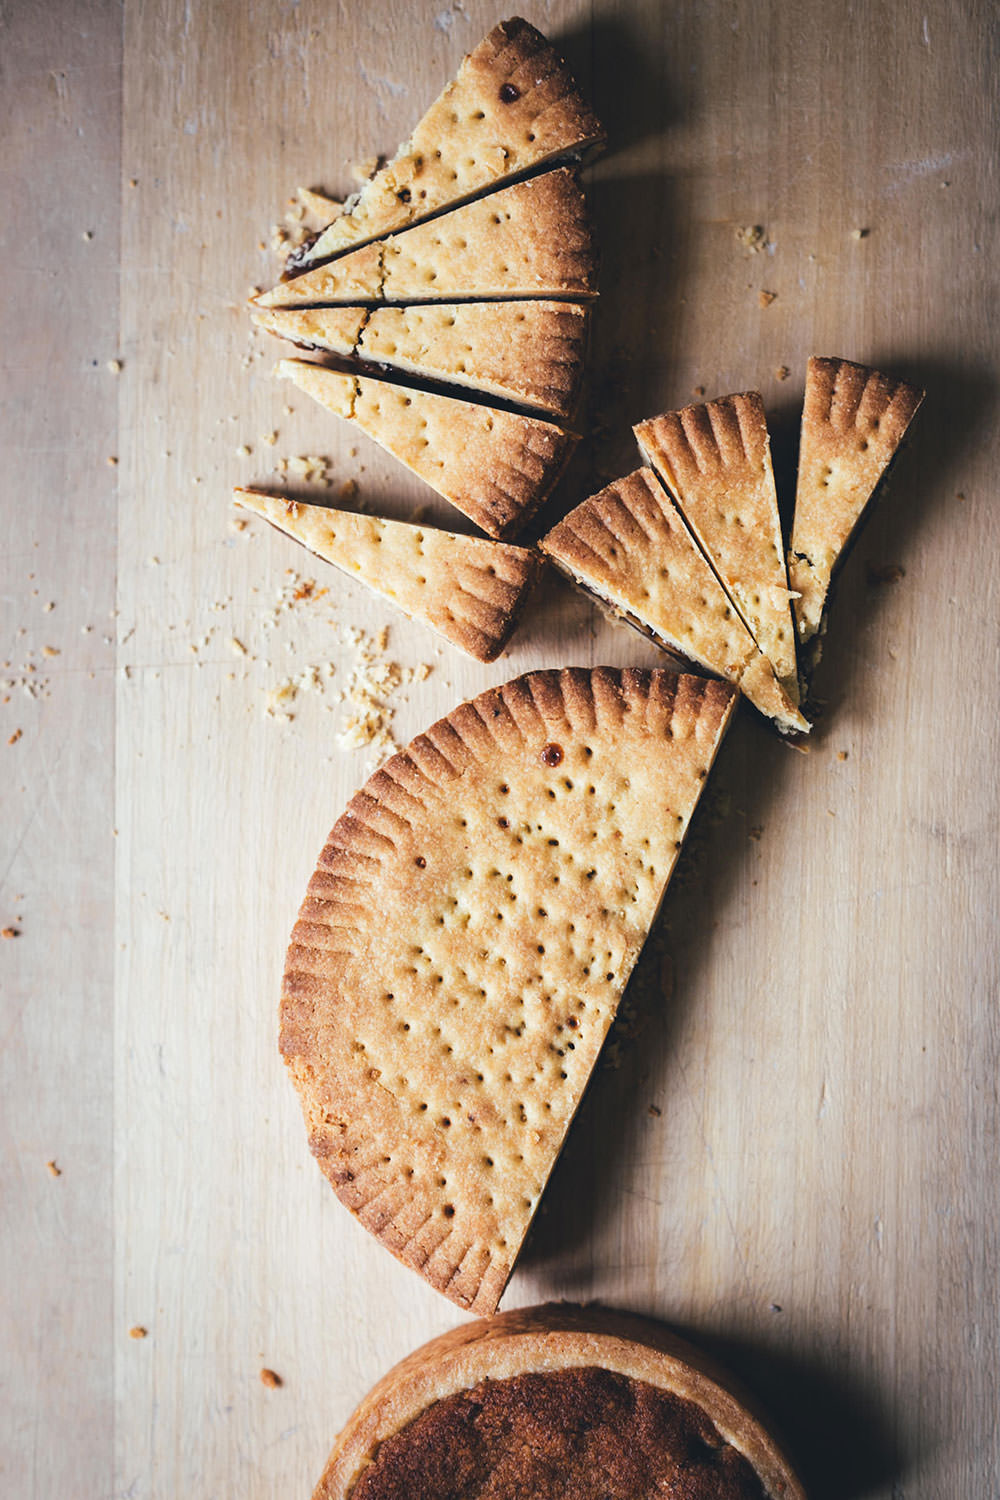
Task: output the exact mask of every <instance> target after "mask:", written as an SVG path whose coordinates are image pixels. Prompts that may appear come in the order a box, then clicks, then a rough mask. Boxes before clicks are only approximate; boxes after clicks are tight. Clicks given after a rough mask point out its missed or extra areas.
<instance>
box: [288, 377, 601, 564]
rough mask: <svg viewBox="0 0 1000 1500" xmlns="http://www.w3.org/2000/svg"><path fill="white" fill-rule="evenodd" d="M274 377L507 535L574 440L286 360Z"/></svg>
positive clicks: (472, 406)
mask: <svg viewBox="0 0 1000 1500" xmlns="http://www.w3.org/2000/svg"><path fill="white" fill-rule="evenodd" d="M278 374H279V375H282V376H284V377H285V378H287V379H289V380H294V381H295V383H296V385H298V386H299V387H301V389H302V390H304V391H305V392H306V393H307V394H308V395H310V396H312V397H313V399H314V400H316V401H318V402H319V403H320V404H321V405H322V406H325V407H327V408H328V410H330V411H332V412H334V413H336V415H337V416H339V417H343V418H345V419H346V420H347V421H351V422H355V423H356V424H357V425H358V426H359V427H360V428H362V429H363V431H365V432H367V434H368V436H369V437H371V438H374V440H375V442H377V443H378V444H379V445H380V446H381V447H383V448H385V449H386V450H387V452H389V453H391V454H392V455H393V457H395V458H397V459H399V461H400V463H402V464H405V465H406V467H407V468H408V469H410V470H411V471H412V472H413V473H414V474H416V475H417V476H418V477H419V478H420V479H423V480H424V481H425V482H426V483H427V484H429V485H430V486H431V487H432V488H433V489H435V490H437V492H438V494H439V495H443V496H444V498H445V499H446V500H448V501H450V502H451V504H452V505H454V506H455V507H456V508H457V509H458V510H460V511H462V512H463V514H465V515H467V516H468V517H469V518H470V520H472V521H474V522H475V523H476V525H477V526H480V527H482V529H483V530H484V531H486V532H488V533H489V534H490V536H494V537H498V538H500V539H502V540H506V539H507V538H508V537H510V536H513V535H514V533H515V532H516V531H519V530H520V529H521V527H523V526H524V525H525V524H526V522H527V521H528V519H529V517H530V516H531V515H532V514H533V513H534V511H535V510H536V509H537V508H538V506H539V505H540V504H541V503H542V501H543V500H544V499H545V496H546V495H547V494H548V493H549V491H550V490H551V488H552V486H553V485H554V484H555V483H556V480H557V479H558V478H559V476H560V474H561V473H562V471H563V468H564V467H565V465H566V463H567V461H568V459H569V456H570V453H571V452H572V450H573V448H574V447H575V445H576V443H577V441H578V439H577V438H576V436H575V435H574V434H572V433H569V432H564V431H563V430H562V428H560V427H556V426H554V425H553V424H552V423H551V422H543V421H542V420H541V418H539V417H529V416H519V415H517V414H515V413H512V412H506V411H498V410H496V409H494V408H493V407H490V406H480V405H479V404H478V403H477V402H474V401H462V400H458V399H456V398H455V397H452V396H441V395H432V394H430V393H429V392H427V391H422V390H418V389H417V388H416V387H414V386H406V385H396V384H390V383H389V382H388V381H385V380H374V379H371V378H370V377H368V376H365V375H344V374H341V373H340V372H339V371H336V370H326V369H324V368H323V367H322V366H321V365H314V364H309V363H308V362H307V361H305V360H300V359H286V360H282V361H281V363H280V365H279V366H278Z"/></svg>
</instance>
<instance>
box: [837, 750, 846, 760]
mask: <svg viewBox="0 0 1000 1500" xmlns="http://www.w3.org/2000/svg"><path fill="white" fill-rule="evenodd" d="M837 759H838V760H846V759H847V751H846V750H838V751H837Z"/></svg>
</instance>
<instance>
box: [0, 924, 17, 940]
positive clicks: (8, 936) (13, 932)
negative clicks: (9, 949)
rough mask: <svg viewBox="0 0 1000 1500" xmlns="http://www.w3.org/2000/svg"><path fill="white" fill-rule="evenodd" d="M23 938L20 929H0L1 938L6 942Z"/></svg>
mask: <svg viewBox="0 0 1000 1500" xmlns="http://www.w3.org/2000/svg"><path fill="white" fill-rule="evenodd" d="M20 936H21V929H20V927H0V938H3V939H4V941H5V942H8V943H9V942H11V941H12V940H13V939H14V938H18V937H20Z"/></svg>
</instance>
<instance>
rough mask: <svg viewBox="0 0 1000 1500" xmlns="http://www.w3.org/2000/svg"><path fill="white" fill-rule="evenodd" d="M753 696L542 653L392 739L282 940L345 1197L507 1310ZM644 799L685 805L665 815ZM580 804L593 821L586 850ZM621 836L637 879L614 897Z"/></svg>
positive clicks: (456, 1284)
mask: <svg viewBox="0 0 1000 1500" xmlns="http://www.w3.org/2000/svg"><path fill="white" fill-rule="evenodd" d="M737 698H738V694H737V693H736V692H735V690H734V689H733V688H732V686H731V685H729V684H728V683H722V682H719V681H717V680H715V679H708V678H704V677H695V676H691V675H689V674H678V673H675V672H668V671H665V670H662V669H660V670H647V671H640V670H638V669H635V668H624V669H612V668H592V669H589V670H588V669H583V668H566V669H563V670H562V671H551V670H550V671H539V672H531V673H528V674H526V675H524V676H521V677H518V678H515V679H513V680H511V681H508V682H506V683H504V684H503V685H502V686H500V687H498V688H494V689H490V690H488V691H487V692H485V693H481V694H480V695H479V696H478V697H476V698H474V699H472V700H470V701H468V702H466V703H463V704H460V705H459V706H458V707H457V708H456V709H455V710H453V712H452V713H451V714H449V715H447V716H446V717H445V718H444V719H442V720H440V721H439V722H438V723H437V724H435V725H433V726H431V728H430V729H429V730H428V731H427V732H426V733H425V734H422V735H419V736H418V737H417V738H416V739H415V740H414V741H412V743H411V744H410V745H409V746H408V747H407V748H406V750H404V751H402V752H400V753H399V754H397V755H395V756H394V757H392V759H391V760H389V761H388V762H387V763H386V764H385V765H384V766H383V767H382V769H381V770H380V771H378V772H376V773H375V775H374V776H373V777H371V778H369V780H368V782H367V783H366V784H365V786H364V787H363V788H362V789H361V790H360V791H359V792H358V793H357V794H356V795H355V796H354V797H353V798H352V799H351V801H350V802H349V803H348V806H347V808H346V810H345V812H344V813H343V814H342V816H341V817H340V819H338V821H337V823H336V824H335V826H334V828H333V830H332V832H331V834H330V835H329V837H328V839H327V841H326V845H325V847H324V850H323V852H322V854H321V856H320V860H319V863H318V866H317V869H316V871H315V873H314V875H313V877H312V879H311V881H310V883H309V887H308V890H307V894H306V898H305V900H304V902H303V904H302V907H301V909H300V912H299V917H298V921H297V922H296V925H295V928H294V930H293V934H292V939H291V943H290V946H289V950H288V956H287V959H286V965H285V974H284V982H283V987H282V1008H281V1051H282V1054H283V1056H284V1058H285V1061H286V1064H287V1065H288V1068H289V1071H290V1073H291V1075H292V1079H293V1082H294V1083H295V1086H296V1088H297V1090H298V1093H299V1096H300V1103H301V1106H302V1110H303V1113H304V1115H305V1118H306V1122H307V1128H308V1131H309V1142H310V1146H311V1149H312V1151H313V1154H314V1156H315V1157H316V1158H317V1160H318V1162H319V1164H320V1166H321V1168H322V1170H323V1172H324V1175H325V1176H326V1177H327V1178H328V1180H329V1181H330V1183H331V1185H332V1186H333V1188H334V1190H335V1192H336V1193H337V1196H338V1197H339V1198H340V1200H341V1202H342V1203H343V1204H344V1205H345V1206H346V1207H347V1208H348V1209H349V1210H350V1211H351V1212H352V1213H353V1214H354V1215H355V1216H356V1217H357V1218H358V1219H359V1220H360V1222H361V1223H362V1225H363V1226H364V1227H365V1228H367V1229H368V1230H369V1231H370V1232H371V1233H372V1234H373V1235H374V1236H375V1237H376V1238H377V1239H379V1240H380V1241H381V1243H382V1244H383V1246H384V1247H385V1248H386V1249H388V1250H389V1251H390V1252H391V1253H392V1254H393V1255H395V1256H396V1258H397V1259H398V1260H400V1261H402V1262H403V1264H404V1265H407V1266H409V1267H410V1268H411V1269H413V1270H416V1271H417V1272H419V1274H421V1275H422V1276H423V1277H424V1279H425V1280H426V1281H428V1282H429V1284H430V1285H431V1286H433V1287H434V1288H435V1289H436V1290H438V1291H440V1292H441V1293H443V1295H445V1296H446V1297H448V1298H449V1299H450V1300H451V1301H453V1302H455V1303H457V1304H458V1305H459V1306H460V1307H462V1308H464V1309H465V1310H466V1311H471V1312H473V1313H477V1314H480V1315H484V1314H485V1315H489V1314H491V1313H492V1312H494V1311H495V1309H496V1306H497V1303H498V1302H499V1300H500V1297H501V1296H502V1294H503V1291H504V1288H505V1287H506V1285H507V1282H508V1281H509V1279H510V1276H511V1275H512V1274H513V1271H514V1268H515V1265H516V1262H517V1259H518V1256H519V1254H520V1251H521V1248H522V1246H523V1243H524V1238H525V1236H526V1234H527V1232H528V1230H529V1228H530V1225H531V1222H532V1220H533V1218H534V1215H535V1213H536V1211H537V1208H538V1205H539V1203H540V1202H541V1200H542V1198H543V1196H544V1191H545V1187H546V1185H547V1183H548V1181H549V1180H550V1178H551V1174H552V1171H553V1169H554V1167H555V1164H556V1161H557V1160H558V1157H559V1154H560V1153H561V1150H562V1148H563V1145H564V1142H565V1140H566V1138H567V1135H568V1133H569V1130H570V1129H571V1126H572V1122H573V1119H574V1117H575V1115H576V1112H577V1110H578V1108H579V1105H580V1103H581V1101H582V1099H583V1097H584V1094H585V1092H586V1086H587V1082H588V1080H589V1079H590V1077H591V1076H592V1072H593V1068H594V1066H595V1065H596V1063H597V1059H598V1057H599V1055H600V1051H601V1048H602V1047H603V1044H604V1041H605V1039H606V1036H607V1032H608V1030H609V1028H610V1026H611V1024H612V1021H613V1018H614V1015H615V1012H616V1011H617V1008H618V1005H619V1003H620V1000H621V996H622V993H623V992H624V989H625V987H626V985H627V982H628V979H629V976H630V975H631V973H632V971H633V968H634V966H635V963H636V961H637V960H638V957H639V954H640V952H641V950H642V948H643V946H644V944H645V942H646V939H647V937H648V934H649V930H650V928H651V927H652V925H653V923H654V922H655V920H656V916H657V914H658V912H659V908H660V906H661V904H662V901H663V898H664V895H665V893H666V890H667V888H668V885H669V881H670V877H671V875H672V874H673V870H674V867H675V865H676V861H677V856H678V853H679V851H680V847H681V843H682V841H683V837H684V833H685V832H686V829H687V827H688V825H689V822H690V818H691V816H692V815H693V813H694V809H695V807H696V806H697V803H698V801H699V798H700V796H701V792H702V790H703V788H704V784H705V781H706V779H707V776H708V773H709V770H710V769H711V766H712V764H713V762H714V760H715V757H716V754H717V752H718V749H719V746H720V744H721V742H722V739H723V738H724V735H725V732H726V729H727V728H728V726H729V723H730V721H731V717H732V714H733V710H734V707H735V704H736V701H737ZM623 743H624V744H625V745H626V746H628V747H631V750H632V751H633V752H634V753H633V755H632V759H631V761H630V762H629V765H628V770H629V775H630V778H631V782H632V784H633V786H634V787H635V790H630V788H629V785H628V779H626V782H625V784H624V785H622V784H621V781H620V769H621V768H620V762H619V758H618V757H619V751H620V747H621V745H622V744H623ZM637 778H638V779H637ZM567 782H568V783H569V787H568V789H567ZM588 784H590V785H593V786H595V787H596V788H597V792H596V797H595V798H593V799H592V798H591V796H590V794H589V793H588V791H587V787H588ZM557 789H558V790H557ZM561 798H566V799H568V801H569V804H570V805H569V806H568V807H567V808H566V809H565V810H563V809H562V808H561V807H560V805H559V803H560V799H561ZM650 798H653V799H655V800H656V801H657V803H658V805H659V804H662V808H663V809H664V810H665V812H669V814H671V815H670V816H665V817H664V819H663V820H662V823H661V825H660V826H659V827H658V828H657V829H656V830H655V832H650V830H649V829H648V828H647V825H646V821H645V820H646V814H647V811H648V804H649V800H650ZM607 799H610V800H607ZM605 805H606V806H607V807H608V808H609V809H610V812H611V814H612V822H613V823H614V828H617V830H618V834H617V838H618V841H617V842H616V838H615V832H614V829H613V828H611V827H610V826H606V819H605V814H604V812H601V813H598V811H597V809H598V807H599V806H600V807H602V808H603V807H604V806H605ZM580 815H583V816H584V817H586V818H587V819H589V820H590V822H591V825H592V826H593V827H594V828H595V829H596V830H597V831H596V833H595V838H596V840H597V841H596V842H594V843H592V844H591V845H590V846H588V849H587V852H586V857H585V860H584V862H583V863H582V864H581V863H580V861H579V860H577V861H576V862H575V864H574V865H573V868H572V869H570V867H569V866H567V865H566V864H565V858H566V856H565V855H564V854H562V853H560V846H561V843H562V842H563V841H565V839H566V837H567V833H568V831H569V830H570V829H571V828H573V827H575V826H576V823H577V821H578V818H579V816H580ZM536 825H537V826H536ZM598 825H600V826H598ZM623 828H624V830H625V831H624V833H623V832H622V830H623ZM539 829H540V831H539ZM640 829H642V830H645V831H646V843H645V844H643V843H642V840H641V839H640V837H639V831H640ZM560 834H561V835H562V838H560ZM623 838H625V839H627V840H629V843H628V845H627V847H628V849H629V851H630V852H629V857H628V866H629V868H630V870H634V872H635V875H634V886H635V889H634V894H633V896H632V900H631V901H630V902H628V903H626V904H625V906H623V907H620V908H618V907H615V906H614V901H612V903H611V905H608V904H607V896H609V895H611V894H612V891H613V890H616V889H617V887H616V886H615V881H616V880H619V879H620V874H619V873H618V872H619V870H620V867H621V862H622V859H623V858H624V857H625V847H626V845H625V844H623V843H622V842H621V840H622V839H623ZM633 840H634V847H633V842H632V841H633ZM525 845H526V846H527V848H526V850H525V849H523V848H522V846H525ZM553 845H554V846H555V847H553ZM588 862H589V863H590V865H591V873H590V874H587V873H586V865H587V863H588ZM505 866H506V867H507V868H508V873H509V874H510V876H511V880H512V881H514V882H515V884H514V885H511V883H510V882H509V881H507V880H506V878H505V877H504V875H503V870H504V867H505ZM477 868H479V869H480V875H479V877H478V878H477V877H476V870H477ZM515 872H517V873H515ZM549 873H557V874H561V875H562V878H563V880H564V881H566V882H568V883H569V884H572V886H573V889H572V891H570V889H569V885H568V884H567V888H566V890H565V891H563V890H561V889H560V887H559V885H558V884H555V883H550V882H549V880H548V875H549ZM591 882H593V883H591ZM505 893H508V894H507V895H506V896H505ZM537 900H543V901H546V900H547V903H548V907H549V908H551V914H552V921H551V922H546V918H548V916H549V915H550V912H549V910H545V911H543V912H542V913H541V914H540V915H539V916H537V917H536V913H535V912H534V910H533V908H534V904H535V902H536V901H537ZM602 902H603V903H604V905H602ZM511 903H513V904H511ZM524 903H527V906H525V905H524ZM494 906H496V907H497V908H498V909H499V912H500V915H497V916H495V914H494ZM504 911H506V913H507V918H506V920H504V919H503V912H504ZM519 911H520V916H519V915H518V912H519ZM376 912H377V913H378V917H377V920H376V919H374V918H373V916H372V914H373V913H376ZM394 914H395V916H394ZM588 914H589V915H588ZM571 915H572V917H573V918H574V919H575V920H576V921H581V920H582V921H584V922H585V923H586V924H587V928H588V932H590V930H591V928H592V930H593V934H594V935H593V936H592V937H591V938H590V939H589V941H591V942H593V943H594V944H596V947H595V949H594V950H593V952H591V950H590V949H589V948H588V949H585V950H583V951H582V952H581V951H578V949H577V947H576V946H575V945H574V943H573V940H572V937H571V935H570V934H571V932H572V930H573V929H572V924H570V926H569V927H564V925H563V919H564V917H565V918H568V917H570V916H571ZM393 916H394V920H395V926H394V925H393V921H392V920H390V919H391V918H393ZM466 916H468V917H469V921H468V922H467V921H466V920H465V918H466ZM373 922H374V923H375V925H373ZM470 922H471V925H470ZM525 924H528V925H527V927H525ZM522 929H524V931H523V933H522ZM535 944H540V946H538V947H537V949H536V947H535ZM602 944H603V946H602ZM536 954H537V955H538V956H536ZM605 969H606V970H607V971H608V972H607V973H605V972H604V971H605ZM438 974H440V976H441V978H440V980H439V979H438V978H437V977H436V976H437V975H438ZM438 984H440V985H441V986H442V987H441V988H435V986H436V985H438ZM477 986H482V987H480V988H477ZM509 994H518V995H520V996H521V997H522V998H521V1000H520V1001H519V1002H517V1006H518V1007H519V1006H524V1007H525V1008H524V1010H523V1011H521V1010H518V1014H519V1015H520V1016H522V1017H523V1020H522V1021H520V1022H518V1021H517V1018H516V1017H514V1016H513V1014H512V1012H511V1010H510V1004H511V1001H510V999H509V998H508V996H509ZM462 996H464V997H465V999H464V1000H461V999H460V998H459V997H462ZM463 1003H464V1004H468V1005H470V1006H471V1007H472V1012H473V1014H474V1015H475V1016H476V1017H477V1020H476V1024H475V1025H474V1026H473V1027H472V1029H471V1030H469V1029H468V1026H467V1025H466V1027H465V1029H463V1027H462V1025H461V1024H460V1021H461V1017H460V1013H459V1012H458V1011H456V1010H455V1009H454V1008H453V1006H454V1005H455V1004H459V1005H461V1004H463ZM456 1017H458V1019H456ZM529 1018H531V1024H530V1026H527V1023H528V1019H529ZM501 1022H502V1024H501ZM526 1027H527V1035H526V1039H525V1040H523V1041H522V1037H524V1036H525V1028H526ZM482 1028H488V1029H489V1036H490V1039H491V1041H493V1042H494V1043H495V1047H496V1051H497V1053H498V1056H497V1057H496V1058H493V1057H492V1055H491V1057H487V1056H486V1055H485V1054H484V1053H483V1048H482V1040H483V1038H482V1036H481V1035H480V1031H481V1029H482ZM411 1031H412V1033H413V1035H411V1036H408V1035H406V1033H409V1032H411ZM445 1044H447V1045H445ZM505 1068H506V1072H505V1071H504V1069H505ZM477 1069H478V1071H477ZM504 1080H506V1081H504ZM439 1115H440V1117H439ZM508 1118H509V1119H511V1120H512V1121H515V1122H517V1121H520V1123H521V1124H522V1125H525V1126H529V1125H530V1128H529V1129H527V1130H526V1131H518V1132H515V1133H513V1134H512V1132H511V1131H510V1130H509V1129H507V1128H506V1125H505V1121H507V1120H508ZM467 1122H469V1123H467ZM452 1126H454V1128H451V1127H452ZM484 1152H486V1153H488V1157H484V1155H483V1153H484ZM516 1153H520V1154H516ZM494 1157H495V1158H496V1161H495V1162H494V1160H493V1158H494ZM484 1161H485V1162H486V1166H485V1167H484V1165H483V1163H484ZM490 1168H493V1169H494V1170H490Z"/></svg>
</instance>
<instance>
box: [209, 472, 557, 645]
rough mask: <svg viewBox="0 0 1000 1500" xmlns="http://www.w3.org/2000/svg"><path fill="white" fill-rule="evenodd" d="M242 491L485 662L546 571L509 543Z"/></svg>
mask: <svg viewBox="0 0 1000 1500" xmlns="http://www.w3.org/2000/svg"><path fill="white" fill-rule="evenodd" d="M235 494H236V500H237V503H238V504H239V505H241V506H243V507H244V508H245V509H246V510H252V511H255V512H256V514H257V515H259V516H263V517H264V519H265V520H267V521H270V522H271V524H272V526H276V527H277V528H278V529H279V530H280V531H283V532H285V533H286V535H288V536H290V537H294V539H295V540H296V541H298V542H301V543H302V544H303V546H306V547H309V548H310V549H311V550H312V551H313V552H315V553H316V554H317V555H318V556H319V557H322V558H325V560H326V561H327V562H330V563H333V564H334V566H335V567H338V568H341V569H343V571H344V572H345V573H349V574H350V575H351V576H352V577H355V578H360V579H361V581H362V582H363V583H366V584H367V585H368V587H369V588H372V589H375V590H377V591H378V593H380V594H382V595H383V596H384V597H385V598H387V599H391V601H392V602H393V604H395V605H396V607H397V608H398V609H401V610H403V612H404V613H405V614H407V615H409V616H410V618H411V619H415V620H423V621H425V622H426V623H427V624H428V625H430V626H431V627H432V628H433V629H434V630H436V631H438V632H439V634H441V635H443V636H444V637H445V638H446V639H447V640H449V641H451V642H452V644H453V645H456V646H458V647H459V648H460V649H461V650H462V651H467V652H468V654H469V655H470V656H474V657H475V658H476V659H477V660H478V661H485V662H490V661H495V660H496V658H497V657H498V656H499V655H500V652H501V651H502V650H503V649H504V647H505V646H506V644H507V642H508V641H509V640H510V637H511V635H512V633H513V631H514V628H515V626H516V624H517V621H518V618H519V616H520V613H521V610H522V608H523V605H524V601H525V599H526V597H527V595H528V593H529V592H530V590H531V589H532V588H533V587H534V585H535V583H536V582H537V580H538V576H539V573H540V571H541V566H542V563H541V559H540V558H539V556H538V554H537V553H536V552H529V551H528V550H527V549H526V548H524V547H512V546H510V545H509V543H506V542H492V541H486V540H485V538H483V537H469V536H457V535H456V534H455V533H453V532H448V531H436V530H434V529H433V528H431V527H427V526H411V525H408V524H407V523H406V522H403V521H384V520H380V519H379V518H378V517H376V516H364V515H356V514H354V513H352V512H350V511H342V510H328V509H327V508H326V507H324V506H321V505H304V504H302V503H300V502H299V501H297V500H287V499H285V498H284V497H283V496H281V495H265V494H260V493H259V492H257V491H254V490H237V491H236V492H235Z"/></svg>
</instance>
